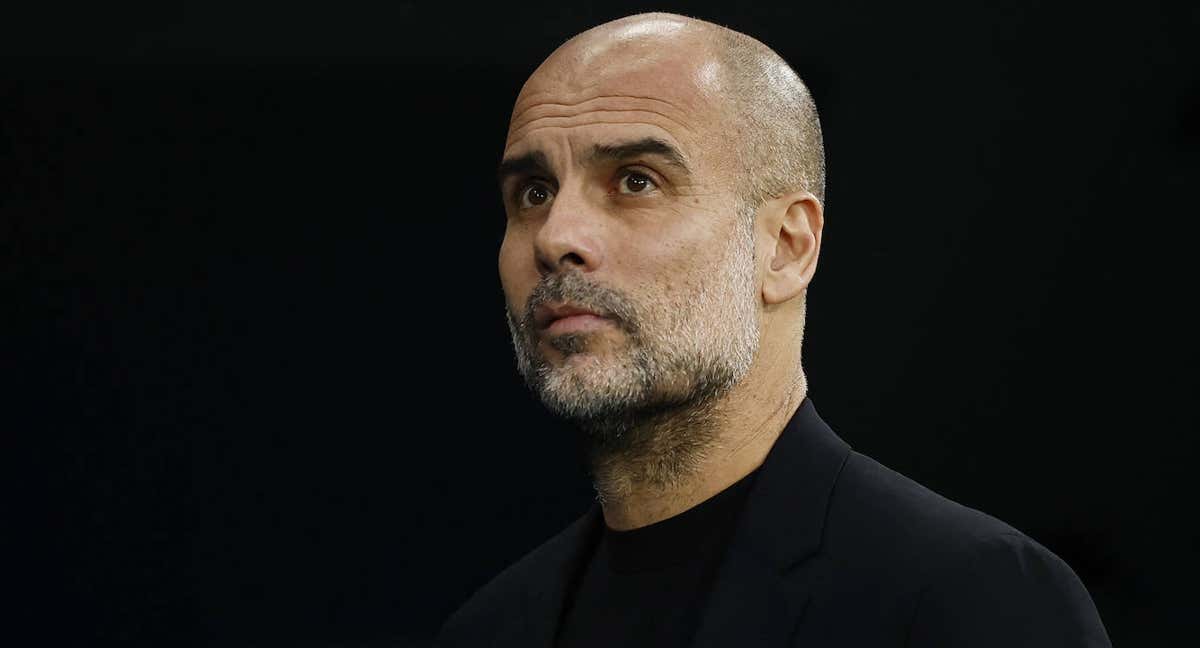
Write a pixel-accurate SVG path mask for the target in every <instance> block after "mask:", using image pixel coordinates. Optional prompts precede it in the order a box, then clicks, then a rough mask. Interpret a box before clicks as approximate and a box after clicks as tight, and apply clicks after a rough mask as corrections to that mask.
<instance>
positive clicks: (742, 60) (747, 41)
mask: <svg viewBox="0 0 1200 648" xmlns="http://www.w3.org/2000/svg"><path fill="white" fill-rule="evenodd" d="M716 54H717V57H718V59H719V60H720V61H721V63H722V64H723V67H724V72H725V79H724V81H725V88H726V94H727V99H728V101H729V102H730V104H731V105H730V106H729V108H730V119H731V120H732V122H733V124H732V125H733V129H734V133H736V135H737V140H738V150H737V156H738V161H739V163H740V166H741V170H742V172H743V173H744V174H745V177H746V181H745V183H744V184H743V185H742V186H741V187H739V188H738V193H739V198H740V199H741V200H743V201H745V202H746V203H747V204H748V205H750V206H754V207H757V206H758V205H759V204H761V203H762V202H763V201H766V200H769V199H771V198H775V197H778V196H782V195H785V194H787V193H790V192H792V191H796V190H799V189H803V190H805V191H808V192H810V193H812V194H813V195H814V196H816V197H817V200H820V201H821V203H822V204H824V202H825V146H824V143H823V142H822V138H821V122H820V120H819V118H818V117H817V106H816V104H815V103H814V102H813V99H812V94H811V93H810V92H809V90H808V87H807V86H806V85H804V82H803V81H802V80H801V79H800V76H799V75H798V74H796V72H795V70H793V69H792V68H791V66H789V65H788V64H787V62H786V61H784V60H783V58H782V57H781V56H779V54H776V53H775V51H774V50H772V49H771V48H769V47H767V46H766V45H764V44H762V43H761V42H759V41H757V40H755V39H754V38H751V37H750V36H747V35H745V34H742V33H740V32H736V31H733V30H732V29H727V28H722V29H721V30H720V37H719V40H718V42H717V43H716Z"/></svg>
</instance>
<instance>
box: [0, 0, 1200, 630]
mask: <svg viewBox="0 0 1200 648" xmlns="http://www.w3.org/2000/svg"><path fill="white" fill-rule="evenodd" d="M889 4H891V3H889ZM963 4H966V3H955V4H947V5H945V6H940V7H936V8H934V7H925V8H914V7H908V6H905V7H903V8H901V7H891V8H881V7H879V6H873V5H869V4H847V3H803V6H801V5H800V3H797V4H796V5H792V4H788V5H779V6H776V7H773V8H765V7H761V6H754V7H751V6H748V4H747V3H734V4H733V5H730V6H707V7H702V6H699V5H688V6H682V7H681V6H679V5H675V6H674V7H671V6H670V5H661V4H660V5H655V6H647V5H632V4H623V3H615V4H614V3H605V4H602V5H593V6H590V7H585V6H571V7H566V6H557V7H556V6H554V5H529V4H522V5H514V6H503V7H496V8H491V9H474V8H467V7H465V6H461V5H457V4H452V3H441V4H434V3H380V4H377V5H345V6H343V5H336V4H333V3H329V4H323V5H317V4H305V3H299V4H296V3H289V4H282V3H279V4H275V5H255V6H254V7H240V8H239V7H235V6H232V5H231V6H228V7H219V6H216V5H213V4H211V3H204V4H196V5H195V6H193V7H191V8H178V7H165V6H160V7H156V8H143V9H138V10H133V9H127V10H125V9H121V10H119V9H114V8H112V7H111V6H107V5H96V6H92V7H90V8H81V7H75V6H67V5H62V6H44V5H43V6H42V8H41V10H39V11H38V12H37V15H17V16H10V18H9V19H7V20H6V21H5V23H4V25H3V28H2V32H0V36H3V38H2V39H0V54H2V55H3V67H2V69H3V77H2V80H3V83H2V85H0V107H2V112H0V135H2V138H0V146H3V149H2V153H3V157H2V164H3V166H2V167H0V208H2V210H3V212H2V218H0V263H2V265H0V271H2V273H3V274H2V277H3V282H4V286H6V289H5V293H7V294H9V295H10V296H12V297H15V299H14V300H13V301H11V302H10V305H9V306H8V308H6V309H4V313H5V314H6V315H5V317H4V322H3V325H2V326H3V327H4V328H3V330H4V331H5V334H4V336H3V339H2V341H0V352H2V353H3V357H2V359H0V362H2V366H3V367H4V371H3V373H0V376H2V377H3V378H4V380H5V381H6V383H5V384H4V385H3V387H4V391H3V394H4V395H3V396H2V397H0V398H3V399H4V401H3V406H4V411H5V412H6V414H5V415H4V416H3V419H0V420H2V421H3V425H4V428H6V429H4V430H3V431H2V437H0V438H4V439H5V441H6V445H5V447H6V448H9V450H8V451H6V452H5V453H4V454H5V458H6V460H7V461H5V464H11V466H10V469H7V470H6V471H5V472H6V474H7V475H8V476H9V477H10V478H9V479H6V480H5V483H6V484H7V486H6V487H5V497H4V498H3V500H0V501H3V502H4V507H5V509H4V511H3V512H4V519H5V520H6V522H5V524H4V526H3V529H4V530H3V533H4V535H5V537H6V542H7V541H12V540H15V544H14V545H13V547H12V549H11V550H6V552H5V553H6V554H7V555H8V557H9V558H10V560H11V565H10V568H9V569H7V570H6V573H7V574H9V575H10V576H15V577H6V578H5V579H4V580H6V581H7V582H8V583H10V587H9V588H8V589H10V591H11V592H12V593H13V594H15V595H16V598H15V601H16V602H15V603H14V604H11V605H10V607H9V608H8V611H7V613H8V614H11V615H12V618H13V619H14V620H16V622H17V623H16V624H15V625H10V624H7V623H6V624H5V625H6V626H7V627H9V628H10V630H6V631H5V632H11V633H13V634H16V635H20V634H21V633H24V632H26V631H33V632H36V633H37V637H39V638H40V641H39V643H41V644H43V645H205V646H209V645H211V646H248V645H290V646H383V645H410V644H411V645H424V644H425V642H426V641H427V639H428V637H429V636H430V635H431V634H432V633H433V632H434V630H435V629H436V627H437V625H438V624H439V623H440V622H441V620H442V619H443V618H444V616H445V615H446V614H448V613H449V612H450V611H451V610H452V609H454V608H455V607H456V606H457V605H458V604H460V603H461V602H462V601H463V600H464V599H465V598H466V596H467V595H468V594H469V593H470V592H471V591H473V589H474V588H476V587H478V586H479V585H481V584H482V583H483V582H485V581H486V580H487V579H488V578H490V577H491V576H492V575H493V574H495V573H496V572H497V571H498V570H499V569H500V568H502V567H503V566H504V565H506V564H508V563H510V562H511V561H512V560H514V559H515V558H517V557H518V556H520V555H521V554H523V553H524V552H525V551H527V550H528V549H530V548H532V547H533V546H535V545H536V544H537V543H539V542H540V541H541V540H543V539H544V538H546V537H548V536H549V535H551V534H552V533H554V532H555V531H557V530H558V529H560V528H561V527H562V526H564V525H565V524H567V523H568V522H569V521H570V520H572V519H574V517H575V516H577V515H578V514H579V513H580V512H582V510H583V509H584V508H585V507H586V506H587V504H588V502H589V500H590V496H591V492H590V487H589V485H588V484H587V482H586V480H585V479H584V476H583V472H582V469H581V466H580V464H579V462H578V460H577V459H576V454H575V446H574V441H573V436H572V434H573V433H572V431H571V430H569V429H567V428H566V427H564V426H562V425H561V424H559V423H557V422H556V421H554V420H553V419H551V418H550V417H549V416H548V415H546V414H545V413H544V412H542V411H541V409H540V408H539V406H538V405H537V404H536V403H535V402H533V400H532V399H531V398H530V397H529V395H528V394H527V392H526V391H525V389H524V387H523V386H522V384H521V383H520V381H519V378H518V377H517V376H516V373H515V370H514V369H513V363H512V359H511V352H510V348H509V342H508V333H507V330H506V328H505V326H504V323H503V319H502V303H503V302H502V298H501V294H500V290H499V283H498V280H497V277H496V269H495V268H496V266H495V259H496V247H497V244H498V241H499V237H500V236H501V233H502V230H503V214H502V210H501V206H500V202H499V198H498V196H497V193H496V191H495V188H494V186H493V185H494V180H493V178H494V169H495V165H496V163H497V161H498V160H499V155H500V151H501V148H502V144H503V138H504V132H505V127H506V124H507V119H508V112H509V109H510V107H511V103H512V101H513V99H514V98H515V97H516V93H517V91H518V90H519V88H520V85H521V83H522V82H523V80H524V78H525V77H526V76H527V75H528V74H529V72H531V71H532V70H533V68H534V67H535V66H536V65H537V63H538V62H539V61H540V60H541V59H542V58H543V57H544V56H545V55H546V54H548V53H549V52H550V51H551V50H552V49H553V48H554V47H555V46H556V45H557V44H558V43H560V42H561V41H562V40H564V39H566V38H567V37H569V36H570V35H572V34H574V33H576V32H578V31H581V30H582V29H584V28H586V27H588V26H591V25H594V24H597V23H599V22H602V21H604V20H607V19H610V18H614V17H617V16H620V15H624V14H627V13H631V12H635V11H638V10H645V9H652V8H674V9H675V10H677V11H683V12H685V13H690V14H693V15H696V16H698V17H702V18H706V19H709V20H712V21H715V22H719V23H722V24H726V25H729V26H731V27H734V28H736V29H739V30H741V31H745V32H747V33H749V34H751V35H753V36H755V37H757V38H759V39H760V40H762V41H764V42H766V43H767V44H769V45H771V46H772V47H774V48H775V49H776V50H777V51H779V52H780V53H781V54H782V55H783V56H784V57H785V58H786V59H787V60H788V61H789V62H791V63H792V65H793V66H794V67H795V68H796V69H797V70H798V71H799V72H800V74H801V75H802V76H803V77H804V78H805V79H806V81H808V83H809V85H810V86H811V88H812V90H813V92H814V95H815V97H816V99H817V102H818V105H819V107H820V109H821V115H822V121H823V125H824V129H825V138H826V147H827V152H828V161H829V186H828V196H827V198H828V200H827V211H826V219H827V221H826V222H827V224H826V230H825V240H824V247H823V251H822V255H821V264H820V268H819V270H818V273H817V277H816V280H815V283H814V285H813V287H812V289H811V291H810V296H809V300H810V304H809V323H808V329H807V335H806V341H805V366H806V370H807V372H808V375H809V379H810V385H811V392H810V393H811V396H812V398H813V400H814V402H815V403H816V404H817V407H818V409H819V410H820V412H821V413H822V415H823V416H824V418H825V419H826V420H827V421H829V422H830V423H831V424H832V426H833V427H834V429H835V430H837V431H838V432H839V434H840V435H841V436H842V437H843V438H845V439H846V440H847V441H848V442H850V443H851V444H852V445H853V446H854V447H855V448H856V449H857V450H859V451H861V452H864V453H866V454H868V455H870V456H872V457H874V458H876V459H878V460H880V461H881V462H883V463H884V464H886V465H889V466H891V467H892V468H894V469H897V470H899V471H900V472H902V473H905V474H907V475H909V476H911V477H913V478H915V479H917V480H918V481H920V482H922V483H924V484H926V485H928V486H930V487H932V488H934V489H935V490H937V491H939V492H941V493H943V494H945V495H947V496H949V497H951V498H953V499H956V500H958V501H960V502H962V503H965V504H967V505H969V506H972V507H975V508H979V509H981V510H984V511H986V512H989V513H991V514H993V515H995V516H997V517H1000V518H1001V519H1004V520H1006V521H1008V522H1009V523H1011V524H1013V525H1014V526H1016V527H1017V528H1019V529H1021V530H1023V531H1025V532H1027V533H1028V534H1030V535H1031V536H1033V537H1034V538H1035V539H1037V540H1039V541H1041V542H1042V543H1043V544H1045V545H1046V546H1048V547H1049V548H1050V549H1051V550H1053V551H1055V552H1056V553H1058V554H1059V555H1060V556H1062V557H1063V558H1064V559H1066V560H1067V562H1068V563H1069V564H1071V565H1072V566H1073V567H1074V568H1075V569H1076V571H1077V572H1078V573H1079V575H1080V577H1081V578H1082V579H1083V581H1084V583H1085V584H1086V585H1087V586H1088V588H1089V590H1090V591H1091V592H1092V594H1093V596H1094V598H1095V600H1096V603H1097V605H1098V607H1099V609H1100V612H1101V615H1102V617H1103V619H1104V620H1105V623H1106V624H1107V626H1108V629H1109V632H1110V634H1111V636H1112V638H1113V640H1114V643H1116V644H1117V645H1130V646H1132V645H1153V644H1154V643H1157V642H1165V641H1166V638H1167V637H1169V636H1171V634H1172V633H1173V632H1175V631H1177V630H1178V629H1180V628H1183V627H1185V626H1189V625H1192V626H1194V619H1192V618H1190V616H1191V615H1192V614H1194V610H1195V606H1196V603H1197V600H1196V597H1195V593H1194V592H1195V589H1194V584H1193V583H1192V578H1193V577H1194V572H1193V568H1194V563H1195V560H1194V558H1195V556H1196V553H1197V550H1198V547H1200V536H1198V535H1197V534H1196V533H1195V532H1194V531H1192V530H1191V529H1190V528H1189V523H1190V521H1191V520H1190V519H1191V518H1192V517H1193V516H1194V515H1195V510H1196V509H1195V505H1194V502H1193V498H1192V493H1193V492H1194V489H1193V488H1192V487H1191V483H1190V482H1191V479H1192V477H1193V475H1192V468H1193V466H1194V465H1195V461H1194V459H1193V455H1192V449H1193V443H1192V436H1193V435H1194V434H1195V431H1196V429H1197V420H1196V419H1197V417H1196V414H1195V407H1194V402H1195V401H1194V398H1193V391H1194V388H1195V382H1194V379H1193V375H1194V370H1195V366H1196V365H1195V362H1196V354H1195V349H1194V346H1193V345H1192V342H1191V340H1192V338H1193V336H1194V334H1195V330H1196V326H1195V325H1196V322H1195V320H1194V319H1189V318H1192V316H1191V315H1190V310H1191V308H1192V306H1193V302H1194V301H1195V297H1196V290H1195V288H1194V283H1195V274H1194V273H1193V272H1192V265H1193V259H1194V255H1195V252H1194V248H1195V244H1194V239H1193V238H1191V237H1190V229H1191V228H1190V225H1191V221H1192V220H1194V219H1195V217H1196V215H1197V209H1196V206H1195V202H1194V200H1193V199H1192V196H1191V195H1190V193H1189V192H1190V191H1191V190H1192V189H1193V188H1194V187H1195V184H1196V179H1197V174H1196V172H1197V169H1198V168H1200V154H1198V151H1200V74H1198V73H1197V60H1198V59H1197V45H1196V39H1195V34H1196V33H1197V27H1198V24H1200V13H1198V12H1197V10H1196V9H1195V4H1194V3H1182V2H1181V3H1178V4H1174V5H1172V4H1163V3H1160V4H1155V3H1138V4H1136V5H1134V4H1130V5H1128V6H1124V7H1120V6H1115V7H1112V8H1104V9H1100V8H1098V7H1096V6H1093V5H1091V4H1083V3H1080V4H1079V5H1078V6H1077V7H1074V8H1071V7H1066V6H1061V5H1057V6H1054V7H1047V6H1044V5H1043V4H1042V3H1033V2H1025V3H1017V4H1012V3H1006V4H1003V5H997V4H993V5H990V6H983V5H976V6H971V7H964V6H961V5H963ZM735 5H736V6H735ZM6 643H7V642H6Z"/></svg>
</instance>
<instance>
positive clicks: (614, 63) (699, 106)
mask: <svg viewBox="0 0 1200 648" xmlns="http://www.w3.org/2000/svg"><path fill="white" fill-rule="evenodd" d="M718 72H719V69H718V66H717V63H716V62H715V61H714V60H713V57H712V56H711V54H710V48H709V47H708V46H707V44H706V43H704V42H703V41H701V40H691V41H684V42H677V43H672V44H671V46H670V47H665V46H664V45H663V43H662V42H661V41H655V40H649V39H645V38H625V39H621V38H609V39H604V40H601V41H585V42H582V43H568V44H567V45H564V46H563V47H562V48H560V49H559V50H558V51H556V52H555V53H554V54H552V55H551V56H550V57H549V58H548V59H546V61H545V62H544V63H543V64H542V65H541V66H540V67H539V68H538V69H537V70H536V71H535V72H534V73H533V75H532V76H530V78H529V80H528V81H527V82H526V83H525V86H524V87H523V88H522V89H521V93H520V95H519V96H518V97H517V101H516V104H515V105H514V106H513V112H512V116H511V119H510V122H509V130H508V137H507V140H506V142H505V148H506V150H508V149H512V148H515V147H521V148H524V147H525V146H527V145H528V142H527V140H529V139H531V138H535V137H537V136H538V135H547V134H553V132H554V131H555V130H556V129H558V130H562V129H570V128H573V127H576V126H580V125H586V124H594V123H612V124H621V123H628V124H630V125H631V126H632V125H637V124H652V125H654V126H655V127H658V128H662V129H663V130H665V131H666V132H667V133H668V134H669V135H670V136H671V138H673V139H675V140H677V141H678V142H679V143H680V144H681V145H683V146H685V147H687V148H692V147H703V146H706V145H707V144H708V143H709V141H710V140H711V139H712V138H714V137H715V136H716V134H717V133H718V132H719V131H720V130H721V122H722V118H723V112H722V108H723V104H722V102H721V97H720V81H721V80H720V77H719V74H718Z"/></svg>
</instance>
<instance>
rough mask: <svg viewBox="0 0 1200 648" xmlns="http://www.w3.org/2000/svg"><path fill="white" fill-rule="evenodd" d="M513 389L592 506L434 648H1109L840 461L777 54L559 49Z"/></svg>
mask: <svg viewBox="0 0 1200 648" xmlns="http://www.w3.org/2000/svg"><path fill="white" fill-rule="evenodd" d="M500 179H501V189H502V191H503V194H504V202H505V208H506V211H507V217H508V220H507V227H506V232H505V237H504V241H503V244H502V245H501V248H500V259H499V268H500V276H501V282H502V284H503V288H504V293H505V297H506V300H507V304H508V321H509V325H510V328H511V330H512V338H513V345H514V347H515V350H516V355H517V365H518V368H519V370H520V372H521V374H522V375H523V376H524V377H525V379H526V381H527V382H528V383H529V385H530V387H531V388H532V389H533V390H534V391H535V392H536V393H537V394H538V396H539V397H540V398H541V400H542V401H543V403H545V405H546V406H547V407H548V408H549V409H550V410H552V411H553V412H555V413H557V414H559V415H561V416H563V417H565V418H566V419H568V420H570V421H572V422H574V423H575V424H577V426H578V427H579V428H580V430H581V432H582V435H583V439H584V444H585V447H586V450H587V457H588V464H589V466H590V469H591V474H592V478H593V481H594V484H595V487H596V491H597V494H598V504H597V505H596V506H593V507H592V509H591V510H590V511H588V513H587V514H585V515H584V516H583V517H582V518H580V519H579V520H578V521H577V522H576V523H574V524H573V525H572V526H571V527H569V528H568V529H566V530H565V531H563V532H562V533H560V534H559V535H558V536H556V537H554V538H552V539H550V540H549V541H548V542H547V543H545V544H544V545H542V546H541V547H539V548H537V549H536V550H535V551H533V552H532V553H530V554H529V555H528V556H526V557H525V558H523V559H522V560H520V561H519V562H517V563H516V564H515V565H513V566H511V567H510V568H508V569H507V570H506V571H505V572H504V573H502V574H501V575H500V576H498V577H497V578H496V579H495V580H493V581H492V582H491V583H489V584H488V585H486V586H485V587H484V588H482V589H481V590H480V591H479V592H478V593H476V594H475V596H474V597H473V598H472V599H471V600H470V601H469V602H467V604H466V605H464V606H463V607H462V608H461V609H460V610H459V611H458V612H456V613H455V614H454V615H453V616H452V617H451V618H450V620H449V621H447V623H446V625H445V627H444V628H443V631H442V634H441V636H440V641H441V643H442V644H444V645H447V646H480V645H487V646H599V645H605V646H613V645H619V646H734V645H747V646H784V645H796V646H819V645H845V646H905V645H912V646H927V645H944V646H993V645H994V646H1103V645H1108V638H1107V636H1106V633H1105V631H1104V628H1103V626H1102V624H1101V622H1100V619H1099V617H1098V616H1097V613H1096V610H1095V607H1094V605H1093V604H1092V602H1091V599H1090V598H1089V596H1088V594H1087V592H1086V590H1085V589H1084V588H1083V586H1082V585H1081V583H1080V582H1079V580H1078V578H1076V576H1075V574H1074V573H1073V572H1072V571H1071V569H1070V568H1069V567H1067V565H1065V564H1064V563H1063V562H1062V561H1061V560H1059V559H1058V558H1057V557H1056V556H1055V555H1053V554H1052V553H1050V552H1049V551H1048V550H1046V549H1045V548H1043V547H1042V546H1041V545H1039V544H1037V543H1036V542H1034V541H1033V540H1031V539H1029V538H1027V537H1026V536H1024V535H1022V534H1021V533H1019V532H1018V531H1016V530H1014V529H1013V528H1012V527H1010V526H1008V525H1006V524H1004V523H1002V522H1000V521H998V520H996V519H994V518H991V517H989V516H987V515H984V514H982V513H980V512H977V511H974V510H971V509H968V508H966V507H963V506H960V505H958V504H955V503H953V502H950V501H948V500H946V499H944V498H942V497H940V496H938V495H936V494H935V493H933V492H931V491H929V490H927V489H925V488H923V487H921V486H919V485H918V484H915V483H913V482H912V481H910V480H908V479H906V478H904V477H902V476H900V475H898V474H896V473H894V472H892V471H890V470H888V469H887V468H884V467H883V466H881V465H879V464H878V463H876V462H874V461H872V460H871V459H869V458H867V457H865V456H863V455H861V454H858V453H856V452H853V451H851V450H850V449H849V447H848V446H847V445H846V444H845V443H844V442H843V441H842V440H841V439H839V438H838V437H837V436H836V435H835V434H834V433H833V432H832V431H831V430H830V429H829V428H828V427H827V426H826V425H825V423H824V422H823V421H822V420H821V419H820V418H819V417H818V415H817V412H816V410H815V408H814V405H813V403H812V401H811V400H809V399H808V398H807V382H806V380H805V375H804V372H803V370H802V368H801V363H800V348H801V339H802V332H803V326H804V317H805V294H806V291H807V288H808V285H809V282H810V281H811V280H812V277H813V273H814V270H815V269H816V265H817V257H818V253H819V251H820V247H821V233H822V226H823V218H824V216H823V207H822V195H823V185H824V153H823V150H822V144H821V132H820V126H819V123H818V120H817V113H816V109H815V107H814V106H813V103H812V100H811V98H810V96H809V93H808V91H807V89H806V88H805V86H804V85H803V83H802V82H801V81H800V79H799V78H798V77H797V76H796V74H795V73H794V72H793V71H792V70H791V69H790V68H789V67H788V66H787V64H786V63H784V62H783V60H782V59H780V57H779V56H778V55H776V54H775V53H774V52H772V51H771V50H770V49H769V48H767V47H766V46H765V45H763V44H761V43H759V42H758V41H755V40H754V39H752V38H749V37H747V36H745V35H743V34H739V33H736V32H733V31H730V30H727V29H725V28H722V27H719V26H716V25H712V24H709V23H705V22H702V21H698V20H693V19H688V18H684V17H681V16H674V15H669V14H645V15H638V16H632V17H629V18H625V19H622V20H617V21H614V22H611V23H607V24H604V25H601V26H599V27H597V28H594V29H592V30H589V31H587V32H584V33H583V34H580V35H578V36H576V37H575V38H573V39H571V40H570V41H568V42H567V43H566V44H564V45H563V46H562V47H560V48H559V49H558V50H556V51H555V52H554V53H553V54H551V55H550V57H549V58H548V59H546V61H545V62H543V64H542V65H541V66H540V67H539V68H538V69H537V70H536V71H535V72H534V74H533V75H532V76H531V77H530V78H529V80H528V81H527V82H526V84H525V86H524V87H523V88H522V90H521V93H520V95H519V97H518V98H517V102H516V105H515V107H514V108H513V113H512V119H511V122H510V125H509V132H508V138H507V141H506V145H505V150H504V155H503V161H502V163H501V166H500Z"/></svg>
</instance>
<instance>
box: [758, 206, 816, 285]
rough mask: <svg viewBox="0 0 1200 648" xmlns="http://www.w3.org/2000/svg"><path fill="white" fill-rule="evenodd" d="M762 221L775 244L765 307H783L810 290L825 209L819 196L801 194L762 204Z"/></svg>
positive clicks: (768, 274)
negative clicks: (779, 305) (770, 305)
mask: <svg viewBox="0 0 1200 648" xmlns="http://www.w3.org/2000/svg"><path fill="white" fill-rule="evenodd" d="M762 209H763V212H762V214H761V220H760V222H761V223H762V224H763V225H764V226H766V227H767V228H768V229H767V232H766V233H767V235H768V236H769V237H770V238H769V239H768V240H767V243H768V245H769V244H771V243H774V248H775V249H774V252H773V253H772V254H771V256H770V261H771V263H770V265H769V266H768V267H767V270H766V275H765V276H764V277H763V288H762V296H763V301H764V302H765V303H766V304H768V305H769V304H781V303H783V302H786V301H788V300H790V299H792V298H793V297H796V296H798V295H800V294H802V293H803V292H804V291H805V290H807V289H808V284H809V283H810V282H811V281H812V278H813V273H815V272H816V270H817V255H818V254H819V253H820V251H821V229H822V228H823V227H824V225H825V209H824V207H822V205H821V201H819V200H817V197H816V196H814V195H812V194H811V193H808V192H807V191H798V192H795V193H791V194H788V195H786V196H780V197H779V198H775V199H773V200H769V201H767V202H765V203H763V206H762Z"/></svg>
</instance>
